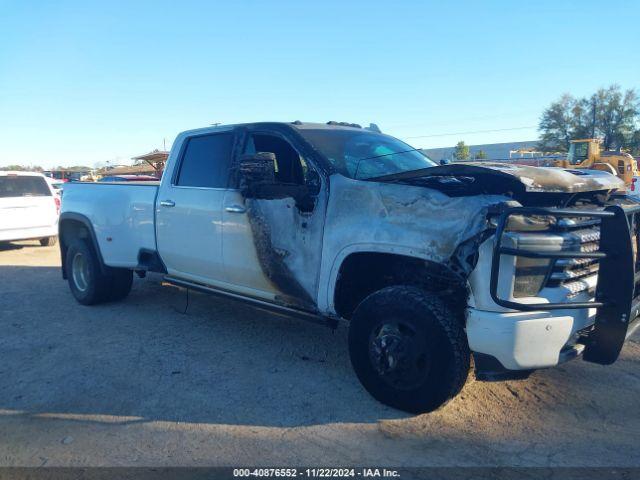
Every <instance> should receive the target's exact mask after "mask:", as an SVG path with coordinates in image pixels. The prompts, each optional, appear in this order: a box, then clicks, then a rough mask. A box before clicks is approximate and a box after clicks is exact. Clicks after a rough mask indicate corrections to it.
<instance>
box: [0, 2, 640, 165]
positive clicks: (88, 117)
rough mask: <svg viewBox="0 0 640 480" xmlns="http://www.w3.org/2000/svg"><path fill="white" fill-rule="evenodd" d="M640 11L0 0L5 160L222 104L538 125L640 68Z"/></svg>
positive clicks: (618, 7)
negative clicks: (562, 105)
mask: <svg viewBox="0 0 640 480" xmlns="http://www.w3.org/2000/svg"><path fill="white" fill-rule="evenodd" d="M639 20H640V2H636V1H631V0H630V1H607V2H604V1H584V0H583V1H574V2H569V1H559V0H555V1H541V0H538V1H531V2H516V1H487V2H481V1H475V2H473V1H469V2H455V1H451V2H443V1H437V2H436V1H434V2H428V1H415V2H413V1H402V2H391V1H387V2H382V1H380V2H376V1H352V2H349V1H347V0H342V1H332V0H322V1H300V0H298V1H249V0H247V1H243V0H235V1H180V2H177V1H166V2H164V1H109V2H106V1H87V0H85V1H63V0H62V1H55V2H54V1H51V2H49V1H26V0H16V1H13V0H0V31H1V32H2V34H1V40H0V165H6V164H10V163H20V164H38V165H43V166H52V165H58V164H61V165H71V164H88V165H93V164H96V163H99V162H102V163H103V162H106V161H109V162H111V163H127V162H128V160H129V158H130V157H132V156H134V155H137V154H141V153H144V152H147V151H149V150H151V149H154V148H162V145H163V140H164V139H166V143H167V146H170V145H171V142H172V141H173V139H174V137H175V135H176V134H177V133H178V132H179V131H181V130H185V129H189V128H194V127H200V126H206V125H209V124H211V123H214V122H223V123H235V122H248V121H257V120H282V121H293V120H296V119H300V120H306V121H323V122H324V121H327V120H341V121H353V122H359V123H363V124H368V123H369V122H375V123H377V124H378V125H380V127H381V128H382V129H383V131H385V132H388V133H391V134H393V135H396V136H398V137H400V138H403V139H405V140H406V141H408V142H409V143H411V144H413V145H415V146H418V147H437V146H448V145H451V144H454V143H455V142H457V141H458V140H465V141H466V142H467V143H469V144H473V143H492V142H502V141H516V140H529V139H533V138H536V136H537V135H536V129H535V127H534V128H531V127H532V126H535V125H537V122H538V119H539V116H540V113H541V111H542V110H543V109H544V107H545V106H547V105H548V104H549V102H551V101H553V100H554V99H556V98H557V97H558V96H559V95H561V94H562V93H563V92H571V93H573V94H576V95H585V94H589V93H591V92H593V91H594V90H596V89H597V88H598V87H601V86H606V85H609V84H611V83H618V84H620V85H621V86H622V87H624V88H635V87H639V86H640V58H639V57H640V22H639ZM520 127H528V128H523V129H520ZM515 128H518V130H508V131H502V132H487V133H479V134H470V133H458V132H471V131H478V130H496V129H515ZM445 133H454V134H455V135H446V136H444V135H442V134H445ZM419 136H420V137H423V138H415V137H419Z"/></svg>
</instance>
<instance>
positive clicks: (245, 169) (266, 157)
mask: <svg viewBox="0 0 640 480" xmlns="http://www.w3.org/2000/svg"><path fill="white" fill-rule="evenodd" d="M240 178H241V180H242V182H243V183H247V184H255V183H275V181H276V156H275V155H274V154H273V153H272V152H258V153H254V154H250V155H242V156H241V157H240Z"/></svg>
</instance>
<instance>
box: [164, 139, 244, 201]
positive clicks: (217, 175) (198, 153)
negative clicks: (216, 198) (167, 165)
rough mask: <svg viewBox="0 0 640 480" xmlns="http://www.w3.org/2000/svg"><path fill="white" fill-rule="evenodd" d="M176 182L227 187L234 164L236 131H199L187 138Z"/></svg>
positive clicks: (202, 186) (188, 184)
mask: <svg viewBox="0 0 640 480" xmlns="http://www.w3.org/2000/svg"><path fill="white" fill-rule="evenodd" d="M186 142H187V143H186V146H185V148H184V151H183V154H182V161H181V162H180V170H179V171H178V177H177V179H176V185H178V186H180V187H200V188H226V187H227V181H228V179H229V168H230V166H231V150H232V147H233V133H232V132H225V133H216V134H213V135H199V136H197V137H191V138H189V139H188V140H187V141H186Z"/></svg>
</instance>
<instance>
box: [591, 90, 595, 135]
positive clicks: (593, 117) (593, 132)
mask: <svg viewBox="0 0 640 480" xmlns="http://www.w3.org/2000/svg"><path fill="white" fill-rule="evenodd" d="M591 138H596V97H595V95H594V96H593V97H591Z"/></svg>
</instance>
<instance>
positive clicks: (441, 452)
mask: <svg viewBox="0 0 640 480" xmlns="http://www.w3.org/2000/svg"><path fill="white" fill-rule="evenodd" d="M0 282H1V285H2V295H1V296H0V331H1V332H2V335H1V336H0V358H1V359H2V362H1V363H0V465H3V466H7V465H11V466H37V465H47V466H107V465H108V466H124V465H126V466H131V465H133V466H168V465H194V466H200V465H202V466H204V465H207V466H210V465H236V466H237V465H272V466H285V465H288V466H291V465H316V466H317V465H354V464H355V465H364V466H380V465H389V466H451V465H455V466H467V465H473V466H496V465H498V466H576V465H582V466H598V465H600V466H621V467H622V466H640V451H639V450H638V448H637V447H636V445H638V444H639V443H640V415H638V411H637V405H638V398H639V397H640V369H639V367H640V345H639V344H638V339H637V336H636V338H635V339H633V340H632V341H630V342H628V343H627V345H626V347H625V349H624V351H623V354H622V357H621V359H620V360H619V361H618V362H617V363H616V364H615V365H613V366H611V367H602V366H598V365H593V364H589V363H586V362H583V361H581V360H577V361H574V362H571V363H568V364H565V365H563V366H561V367H559V368H555V369H552V370H546V371H540V372H537V373H535V374H534V375H533V376H532V377H531V378H530V379H529V380H526V381H518V382H505V383H482V382H476V381H475V380H473V379H470V381H469V383H468V384H467V385H466V387H465V389H464V391H463V392H462V395H460V396H459V397H458V398H457V399H455V400H454V401H453V402H451V403H450V404H449V405H447V406H446V407H445V408H443V409H441V410H439V411H437V412H435V413H432V414H428V415H421V416H409V415H406V414H403V413H402V412H399V411H396V410H393V409H391V408H387V407H385V406H383V405H381V404H379V403H377V402H376V401H375V400H373V399H372V398H371V397H369V395H368V394H367V393H366V392H365V391H364V390H363V389H362V387H360V385H359V383H358V381H357V379H356V377H355V375H354V373H353V372H352V370H351V367H350V365H349V359H348V355H347V342H346V329H345V328H343V327H341V328H339V329H338V330H337V331H335V332H332V331H331V330H329V329H327V328H325V327H321V326H316V325H312V324H308V323H304V322H301V321H298V320H292V319H288V318H284V317H280V316H276V315H273V314H268V313H264V312H262V311H257V310H254V309H251V308H249V307H247V306H244V305H241V304H238V303H233V302H231V301H224V300H220V299H217V298H214V297H209V296H206V295H201V294H197V293H193V292H191V293H190V294H189V305H188V308H186V313H185V306H186V300H187V296H186V292H185V291H184V290H181V289H178V288H175V287H172V286H168V285H162V278H161V277H159V276H151V277H150V278H147V279H145V280H138V279H136V280H135V283H134V288H133V291H132V293H131V295H130V296H129V297H128V298H127V299H126V300H125V301H123V302H120V303H114V304H108V305H101V306H96V307H84V306H81V305H78V304H77V303H76V302H75V301H74V300H73V298H72V297H71V294H70V293H69V291H68V288H67V285H66V282H64V281H62V279H61V277H60V271H59V253H58V250H57V248H56V247H40V246H39V245H38V244H37V243H36V242H22V243H14V244H10V245H5V246H3V247H0Z"/></svg>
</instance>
